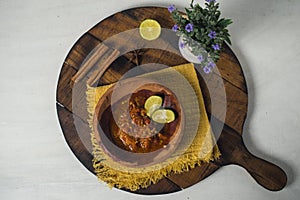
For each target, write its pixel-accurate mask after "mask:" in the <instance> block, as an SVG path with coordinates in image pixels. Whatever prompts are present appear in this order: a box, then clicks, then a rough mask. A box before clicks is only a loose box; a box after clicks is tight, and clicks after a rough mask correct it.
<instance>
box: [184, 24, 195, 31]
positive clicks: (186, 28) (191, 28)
mask: <svg viewBox="0 0 300 200" xmlns="http://www.w3.org/2000/svg"><path fill="white" fill-rule="evenodd" d="M185 30H186V31H187V32H188V33H190V32H192V31H193V30H194V27H193V24H191V23H188V24H187V25H186V26H185Z"/></svg>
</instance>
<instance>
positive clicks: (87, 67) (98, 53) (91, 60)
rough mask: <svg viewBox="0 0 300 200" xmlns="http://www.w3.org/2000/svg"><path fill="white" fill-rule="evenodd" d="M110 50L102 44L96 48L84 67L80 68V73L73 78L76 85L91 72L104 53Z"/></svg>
mask: <svg viewBox="0 0 300 200" xmlns="http://www.w3.org/2000/svg"><path fill="white" fill-rule="evenodd" d="M107 50H108V47H107V46H106V45H104V44H100V45H98V46H97V47H96V49H95V51H94V53H93V54H92V55H91V57H89V58H88V59H87V60H86V61H85V62H84V63H83V65H82V66H81V67H80V69H79V70H78V72H77V73H76V74H75V75H74V76H73V77H72V79H71V80H72V81H73V82H74V83H76V82H78V81H80V80H81V79H82V78H83V77H84V76H85V75H86V74H87V73H88V72H89V71H90V69H91V68H92V67H93V66H94V65H95V64H96V62H97V61H98V60H99V58H101V57H102V56H103V55H104V53H105V52H106V51H107Z"/></svg>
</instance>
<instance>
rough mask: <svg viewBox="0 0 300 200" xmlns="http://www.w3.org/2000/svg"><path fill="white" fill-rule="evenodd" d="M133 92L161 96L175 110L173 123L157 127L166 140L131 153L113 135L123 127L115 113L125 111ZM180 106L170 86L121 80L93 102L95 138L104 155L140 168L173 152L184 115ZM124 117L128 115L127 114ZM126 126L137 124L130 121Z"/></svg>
mask: <svg viewBox="0 0 300 200" xmlns="http://www.w3.org/2000/svg"><path fill="white" fill-rule="evenodd" d="M137 94H141V95H143V96H144V95H148V96H152V95H159V96H162V97H163V99H164V102H163V107H166V108H168V109H172V110H173V111H174V113H175V120H174V121H173V122H171V123H169V124H161V130H162V131H164V133H165V134H166V135H168V137H169V140H168V143H167V144H165V145H163V147H161V148H158V149H155V150H153V149H152V150H151V149H149V151H147V149H144V151H143V152H133V151H130V149H128V148H127V147H126V146H125V145H122V143H121V142H120V141H121V140H120V141H118V140H117V139H116V137H115V135H116V134H117V133H118V131H121V129H122V128H120V127H124V124H122V122H120V121H119V118H118V115H119V114H120V113H121V114H122V113H126V112H128V111H129V104H128V102H130V99H131V98H132V97H133V96H134V95H137ZM145 98H146V97H145ZM120 107H121V108H120ZM181 108H182V107H181V104H180V102H179V101H178V99H177V98H176V95H175V94H174V93H173V92H172V91H170V89H168V88H166V87H164V86H163V85H160V84H159V83H157V82H154V81H152V80H149V79H143V78H130V79H126V80H122V81H121V82H119V83H118V84H117V85H115V86H113V87H112V88H110V89H108V90H107V91H106V92H105V94H104V95H103V96H102V97H101V98H100V100H99V102H98V103H97V106H96V109H95V115H94V120H93V128H94V130H95V135H96V139H97V141H98V143H99V145H100V147H101V148H102V149H103V151H104V152H105V153H106V154H107V155H108V156H110V157H111V158H112V159H113V160H114V161H116V162H118V163H121V164H123V165H126V166H130V167H143V166H147V165H153V164H156V163H159V162H162V161H164V160H165V159H167V158H168V157H169V156H170V155H171V154H172V153H174V151H175V150H176V148H177V147H178V145H179V143H180V141H181V138H182V134H183V127H184V115H183V111H182V109H181ZM126 109H127V110H126ZM128 116H130V114H129V113H128ZM116 119H117V120H116ZM150 120H151V119H150ZM151 123H152V121H151ZM154 123H155V122H154ZM126 126H137V125H136V124H134V123H133V124H131V125H128V124H127V125H126ZM129 134H130V133H129Z"/></svg>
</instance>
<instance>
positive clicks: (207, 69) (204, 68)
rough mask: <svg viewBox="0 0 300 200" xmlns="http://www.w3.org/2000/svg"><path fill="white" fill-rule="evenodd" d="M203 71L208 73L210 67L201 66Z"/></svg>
mask: <svg viewBox="0 0 300 200" xmlns="http://www.w3.org/2000/svg"><path fill="white" fill-rule="evenodd" d="M203 71H204V73H205V74H209V73H210V72H211V69H210V68H209V67H207V66H205V67H203Z"/></svg>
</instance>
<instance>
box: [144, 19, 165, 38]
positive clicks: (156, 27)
mask: <svg viewBox="0 0 300 200" xmlns="http://www.w3.org/2000/svg"><path fill="white" fill-rule="evenodd" d="M160 32H161V27H160V24H159V23H158V22H157V21H156V20H154V19H146V20H144V21H143V22H142V23H141V24H140V35H141V36H142V38H144V39H145V40H155V39H157V38H158V37H159V36H160Z"/></svg>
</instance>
